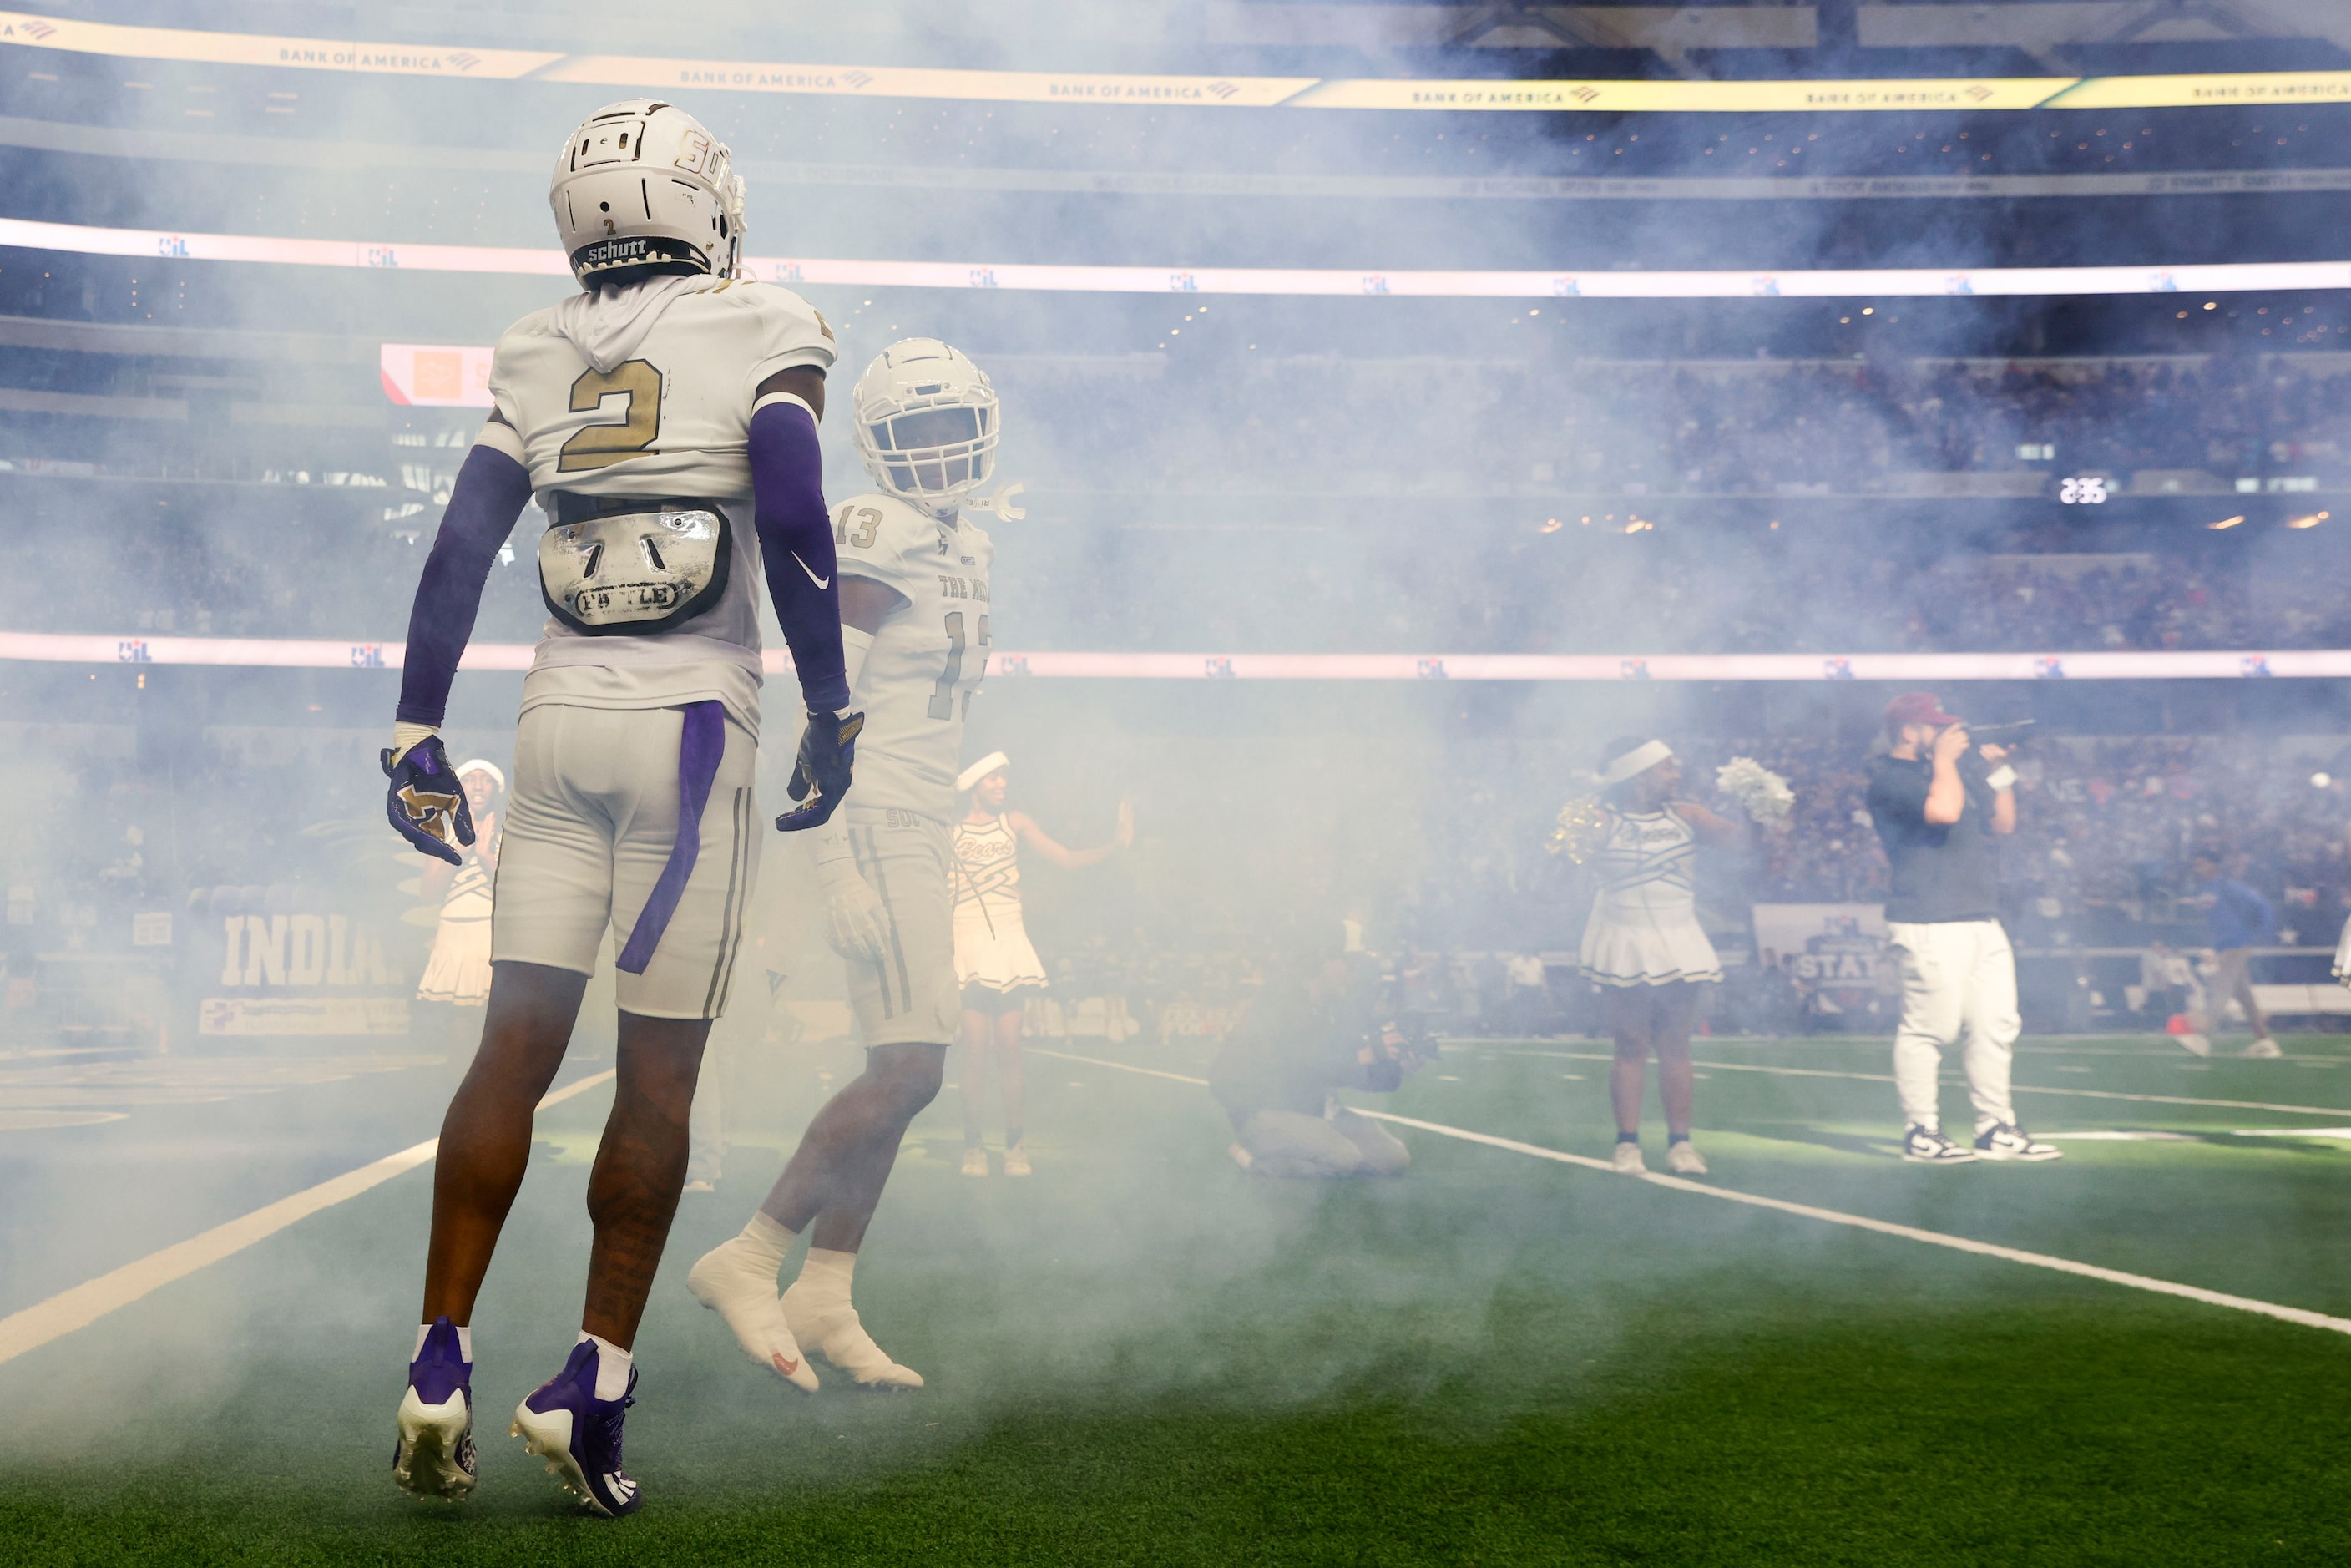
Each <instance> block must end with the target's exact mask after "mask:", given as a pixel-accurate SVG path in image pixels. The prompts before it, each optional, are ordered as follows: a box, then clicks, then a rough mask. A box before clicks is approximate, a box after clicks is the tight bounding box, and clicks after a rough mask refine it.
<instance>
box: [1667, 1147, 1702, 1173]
mask: <svg viewBox="0 0 2351 1568" xmlns="http://www.w3.org/2000/svg"><path fill="white" fill-rule="evenodd" d="M1666 1168H1667V1170H1669V1171H1671V1172H1673V1173H1674V1174H1675V1175H1676V1176H1704V1175H1706V1156H1705V1155H1701V1154H1699V1153H1698V1151H1697V1150H1696V1149H1694V1148H1692V1147H1691V1146H1690V1141H1689V1140H1688V1139H1687V1138H1684V1139H1683V1140H1682V1141H1681V1142H1679V1143H1677V1144H1667V1145H1666Z"/></svg>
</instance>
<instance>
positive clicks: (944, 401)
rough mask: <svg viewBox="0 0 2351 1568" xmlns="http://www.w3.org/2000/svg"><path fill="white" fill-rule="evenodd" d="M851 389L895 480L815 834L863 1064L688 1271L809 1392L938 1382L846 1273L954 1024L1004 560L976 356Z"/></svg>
mask: <svg viewBox="0 0 2351 1568" xmlns="http://www.w3.org/2000/svg"><path fill="white" fill-rule="evenodd" d="M852 401H853V402H854V403H855V405H856V406H855V410H854V415H853V417H854V420H855V425H854V429H855V434H856V438H857V450H858V455H860V456H861V457H862V458H863V459H864V462H865V466H866V468H867V470H868V471H869V472H870V473H871V474H872V476H873V482H874V484H875V485H876V486H879V487H880V490H881V492H882V493H881V494H878V495H870V496H860V497H857V498H856V499H855V500H852V501H848V502H845V503H843V504H842V505H841V507H838V508H837V509H836V510H835V511H834V513H833V543H834V546H835V549H836V550H837V551H838V554H839V559H840V561H841V619H842V621H843V622H844V625H843V627H842V629H841V641H842V643H843V644H844V646H845V647H846V648H847V650H848V656H849V679H850V684H851V686H852V689H853V691H854V694H855V695H854V697H853V699H852V700H853V701H854V702H855V703H856V704H857V705H859V706H862V709H863V711H864V714H865V729H864V734H863V737H862V739H861V740H860V741H859V743H858V750H859V757H858V765H857V796H856V799H855V800H852V801H851V802H850V803H849V804H848V805H847V806H845V807H844V808H842V810H841V814H840V815H839V816H837V817H835V818H834V819H833V820H832V821H831V823H830V824H829V825H828V826H826V827H825V828H823V829H822V830H820V831H818V832H816V833H814V834H811V835H810V838H811V839H812V840H813V844H814V852H815V857H816V866H817V875H818V878H819V881H820V883H821V884H822V886H823V888H824V893H825V915H826V925H827V935H828V936H829V937H830V939H831V943H832V946H833V948H834V950H835V951H837V952H838V953H840V954H841V957H842V958H843V959H844V960H846V962H847V966H848V970H849V992H850V999H851V1003H852V1007H853V1009H854V1010H855V1012H856V1015H857V1024H858V1032H859V1034H860V1035H861V1036H862V1037H863V1040H864V1042H865V1047H866V1059H865V1071H864V1072H863V1073H862V1074H861V1075H859V1077H858V1079H857V1081H856V1082H853V1083H851V1084H850V1085H849V1086H848V1087H847V1088H845V1089H843V1090H841V1092H839V1093H837V1094H835V1095H833V1096H832V1097H831V1099H830V1100H828V1101H826V1102H825V1105H824V1109H822V1110H821V1111H820V1112H818V1113H817V1115H816V1117H815V1119H814V1120H813V1121H811V1122H810V1124H809V1129H808V1132H807V1133H806V1134H803V1135H802V1137H801V1139H800V1145H799V1149H798V1150H797V1151H796V1152H795V1153H794V1154H793V1155H792V1157H791V1159H790V1161H789V1163H788V1164H787V1165H786V1166H784V1173H783V1175H782V1176H781V1177H779V1178H778V1180H777V1182H776V1186H775V1189H774V1190H773V1191H772V1192H770V1193H769V1194H768V1198H767V1201H766V1202H765V1203H763V1204H761V1205H760V1206H759V1211H758V1213H757V1214H754V1215H753V1216H752V1217H751V1220H750V1223H749V1224H747V1225H746V1226H745V1227H744V1228H743V1231H742V1234H740V1235H739V1236H736V1237H734V1238H731V1239H728V1240H726V1241H724V1242H721V1243H720V1244H719V1245H718V1246H716V1247H715V1248H713V1249H711V1250H710V1251H709V1252H707V1253H705V1255H704V1256H703V1258H702V1260H700V1261H699V1262H697V1263H695V1266H694V1269H693V1271H692V1272H691V1273H689V1274H688V1275H687V1276H686V1286H687V1288H688V1289H689V1290H691V1291H693V1292H694V1294H695V1299H697V1300H698V1301H701V1302H702V1304H703V1305H705V1306H706V1307H708V1308H710V1309H711V1310H712V1311H714V1312H717V1313H718V1314H719V1315H720V1316H721V1317H722V1318H724V1319H725V1320H726V1326H727V1327H728V1328H730V1329H732V1330H734V1332H735V1338H736V1341H737V1343H739V1344H740V1345H741V1346H742V1347H743V1350H744V1353H745V1354H747V1355H749V1356H750V1358H751V1359H752V1360H753V1361H754V1362H756V1363H758V1364H759V1365H761V1366H764V1367H767V1368H768V1369H769V1370H770V1371H772V1372H774V1373H776V1374H777V1375H778V1376H780V1377H782V1378H783V1379H784V1380H785V1381H786V1382H788V1383H790V1384H792V1385H795V1386H797V1387H799V1388H803V1389H810V1390H813V1389H814V1388H815V1387H816V1385H817V1380H816V1375H815V1374H814V1373H813V1372H811V1371H810V1370H809V1367H808V1364H807V1362H806V1361H805V1359H804V1354H805V1352H807V1351H814V1352H815V1353H816V1354H819V1355H821V1356H822V1357H824V1359H825V1360H826V1361H827V1362H829V1363H831V1364H832V1365H833V1366H834V1367H836V1368H838V1369H839V1370H841V1371H842V1372H844V1373H847V1374H848V1375H849V1376H850V1377H851V1379H852V1380H853V1381H854V1382H856V1383H857V1384H859V1385H862V1386H864V1387H869V1388H919V1387H921V1386H922V1384H923V1380H922V1378H921V1376H920V1375H917V1374H916V1373H914V1371H913V1370H912V1369H911V1368H908V1367H905V1366H902V1365H900V1364H898V1363H897V1362H896V1361H894V1360H893V1359H892V1358H891V1357H890V1356H889V1355H888V1354H885V1353H884V1352H883V1350H882V1349H881V1347H880V1346H878V1345H876V1344H875V1343H873V1340H872V1336H870V1335H869V1334H867V1333H866V1332H865V1330H864V1328H863V1326H862V1324H861V1323H860V1322H859V1321H858V1316H857V1310H856V1309H855V1308H854V1307H852V1305H851V1304H850V1299H849V1292H850V1277H851V1273H852V1270H853V1269H854V1267H855V1265H856V1262H857V1251H858V1249H859V1247H860V1246H861V1245H862V1242H863V1241H864V1239H865V1228H866V1224H867V1222H868V1221H869V1220H870V1219H872V1216H873V1209H874V1206H875V1205H876V1204H877V1203H879V1202H880V1201H881V1197H882V1187H883V1183H885V1182H886V1181H888V1180H889V1178H890V1167H891V1166H892V1164H893V1162H894V1161H895V1160H896V1159H897V1157H898V1145H899V1143H900V1142H901V1140H903V1139H904V1136H905V1132H906V1126H907V1124H908V1123H910V1122H912V1121H913V1120H914V1115H915V1113H917V1112H919V1111H921V1110H922V1108H923V1107H924V1106H925V1105H927V1104H929V1103H931V1101H932V1099H933V1098H934V1097H935V1095H936V1094H937V1093H938V1092H939V1074H940V1069H941V1064H942V1063H943V1062H944V1061H945V1060H946V1050H947V1044H948V1042H949V1041H950V1040H954V1039H955V1032H956V1019H957V1011H958V1001H957V997H956V970H955V902H954V894H953V891H952V884H951V881H950V877H951V872H952V868H953V865H954V859H955V851H954V841H953V832H954V826H953V824H954V820H955V816H956V798H955V795H956V790H955V787H956V765H957V761H958V758H959V756H960V753H961V751H962V749H963V721H964V716H965V714H966V712H967V710H968V709H969V707H970V706H971V694H972V691H973V689H974V688H975V687H977V685H979V681H980V677H981V675H982V674H984V673H985V671H986V668H987V644H988V631H989V628H988V612H989V601H988V570H989V567H990V565H991V564H992V563H993V562H994V560H995V558H996V549H995V546H994V545H993V544H991V543H990V542H989V540H988V538H987V535H986V534H984V533H982V532H981V531H980V530H979V529H978V528H975V527H974V526H973V525H972V524H971V523H970V522H969V521H967V519H966V518H965V517H963V516H962V510H963V507H965V505H966V504H967V497H969V496H970V495H971V493H972V492H973V491H974V490H977V488H978V487H979V486H981V485H983V484H985V483H986V482H987V478H988V476H989V475H990V474H991V473H993V472H994V469H995V450H996V444H997V439H998V425H997V405H996V392H995V390H994V389H993V388H992V387H991V386H989V384H988V381H987V376H986V375H984V374H982V373H981V371H980V370H979V367H978V366H977V365H975V364H973V363H972V362H971V361H970V360H969V359H967V358H966V357H965V356H964V355H963V354H962V353H960V352H958V351H957V350H954V349H951V348H949V347H948V346H947V345H946V344H945V343H941V342H937V341H935V340H931V339H927V338H910V339H908V340H905V341H904V342H900V343H893V344H892V345H891V346H890V347H889V348H888V349H886V350H883V352H882V354H881V356H880V357H879V358H877V359H876V360H874V361H873V363H872V365H871V366H869V367H868V368H867V370H866V371H865V373H864V374H863V375H862V376H860V377H859V378H858V381H857V386H856V390H855V391H854V392H853V393H852ZM803 1230H805V1231H807V1232H808V1237H809V1250H808V1257H807V1259H806V1260H805V1261H804V1262H803V1263H802V1265H801V1267H800V1272H799V1279H798V1280H797V1281H795V1282H794V1283H793V1285H792V1288H791V1289H790V1290H789V1291H785V1292H784V1294H783V1296H782V1299H781V1300H778V1298H777V1295H776V1283H777V1278H778V1274H779V1273H780V1271H781V1270H782V1268H783V1263H784V1256H785V1253H786V1251H787V1249H789V1248H790V1246H791V1245H792V1242H793V1241H794V1239H796V1238H797V1237H798V1236H799V1234H800V1232H802V1231H803Z"/></svg>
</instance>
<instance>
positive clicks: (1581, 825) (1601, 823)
mask: <svg viewBox="0 0 2351 1568" xmlns="http://www.w3.org/2000/svg"><path fill="white" fill-rule="evenodd" d="M1607 837H1608V814H1607V812H1606V811H1605V810H1603V809H1602V807H1601V804H1600V802H1599V801H1597V800H1593V798H1592V797H1591V796H1589V795H1579V796H1577V797H1576V798H1575V799H1574V800H1570V801H1569V802H1568V803H1567V804H1566V805H1564V806H1562V807H1561V808H1560V809H1559V825H1558V826H1557V827H1555V828H1553V829H1552V833H1551V838H1550V839H1549V841H1546V842H1545V843H1544V845H1543V847H1544V848H1545V849H1547V850H1549V851H1551V852H1552V853H1553V854H1555V855H1565V856H1566V857H1567V858H1568V859H1569V860H1571V861H1573V862H1575V863H1576V864H1577V865H1582V864H1583V862H1585V861H1588V860H1590V859H1591V858H1592V857H1593V855H1595V854H1597V853H1599V852H1600V846H1601V845H1602V844H1603V843H1604V842H1605V841H1607Z"/></svg>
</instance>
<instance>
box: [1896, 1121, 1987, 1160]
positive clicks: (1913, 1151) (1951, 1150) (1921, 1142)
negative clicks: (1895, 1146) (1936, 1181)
mask: <svg viewBox="0 0 2351 1568" xmlns="http://www.w3.org/2000/svg"><path fill="white" fill-rule="evenodd" d="M1902 1157H1903V1158H1904V1159H1906V1160H1908V1161H1909V1162H1910V1163H1911V1164H1912V1165H1914V1166H1964V1165H1968V1164H1970V1163H1971V1162H1972V1161H1973V1160H1974V1159H1975V1157H1976V1152H1975V1150H1973V1149H1971V1148H1969V1147H1968V1146H1967V1145H1965V1144H1955V1143H1953V1142H1951V1140H1950V1139H1949V1138H1947V1137H1945V1136H1943V1134H1941V1133H1940V1132H1939V1131H1938V1130H1936V1129H1935V1128H1932V1127H1911V1128H1908V1129H1907V1130H1906V1131H1905V1132H1904V1133H1903V1134H1902Z"/></svg>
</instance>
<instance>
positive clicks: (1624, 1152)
mask: <svg viewBox="0 0 2351 1568" xmlns="http://www.w3.org/2000/svg"><path fill="white" fill-rule="evenodd" d="M1608 1163H1609V1165H1610V1166H1611V1167H1612V1168H1614V1169H1615V1170H1617V1171H1619V1172H1621V1173H1622V1174H1624V1175H1625V1176H1646V1175H1647V1174H1648V1170H1649V1167H1648V1166H1647V1165H1646V1163H1645V1162H1644V1161H1643V1160H1642V1158H1641V1145H1638V1144H1619V1145H1616V1153H1615V1154H1614V1155H1612V1156H1610V1158H1609V1161H1608Z"/></svg>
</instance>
